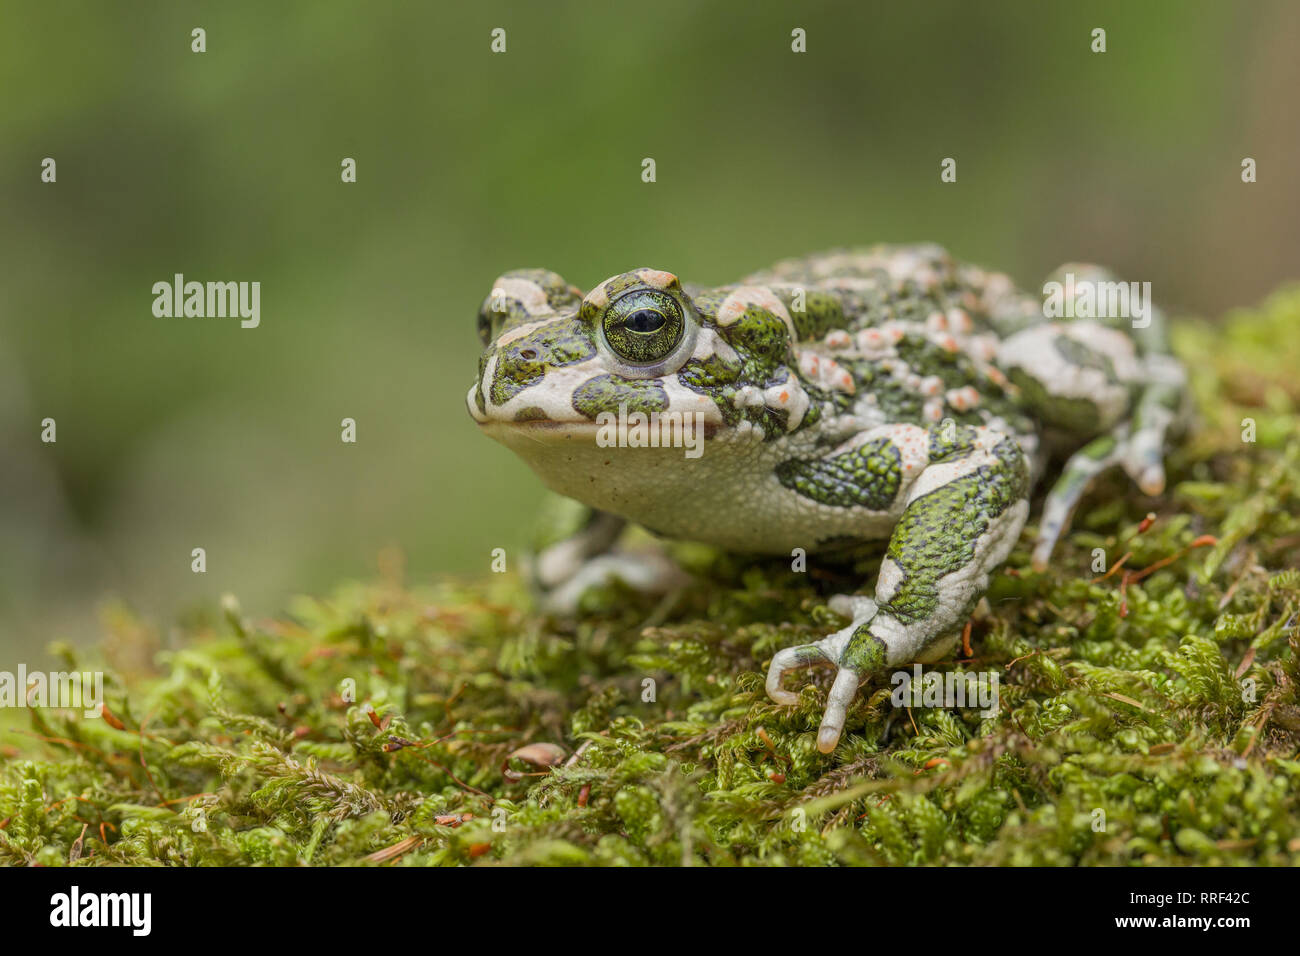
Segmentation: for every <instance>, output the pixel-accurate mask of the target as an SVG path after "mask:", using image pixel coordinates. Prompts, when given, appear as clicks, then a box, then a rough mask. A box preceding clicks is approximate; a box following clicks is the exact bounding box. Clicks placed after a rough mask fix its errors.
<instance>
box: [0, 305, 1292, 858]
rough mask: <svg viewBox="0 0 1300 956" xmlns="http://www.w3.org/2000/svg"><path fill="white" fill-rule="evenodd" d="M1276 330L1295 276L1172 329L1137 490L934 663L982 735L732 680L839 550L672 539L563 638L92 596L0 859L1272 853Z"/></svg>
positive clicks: (488, 588) (461, 608)
mask: <svg viewBox="0 0 1300 956" xmlns="http://www.w3.org/2000/svg"><path fill="white" fill-rule="evenodd" d="M1297 330H1300V289H1292V290H1284V291H1282V292H1279V293H1278V294H1276V295H1275V296H1274V297H1273V298H1271V299H1270V300H1269V301H1267V302H1266V303H1264V304H1263V305H1262V306H1260V307H1259V308H1257V309H1252V310H1242V311H1239V312H1236V313H1234V314H1231V315H1229V316H1227V317H1225V319H1224V321H1223V322H1222V323H1219V324H1216V325H1213V326H1211V325H1208V324H1200V323H1196V322H1186V323H1183V324H1182V325H1180V326H1179V328H1178V335H1177V346H1178V349H1179V352H1180V353H1181V354H1182V355H1183V357H1184V359H1185V360H1186V361H1187V363H1188V366H1189V368H1190V370H1191V372H1192V375H1193V384H1194V388H1195V393H1196V397H1197V401H1198V405H1199V422H1198V424H1197V427H1196V428H1195V430H1194V431H1193V432H1192V434H1191V435H1190V436H1189V437H1188V439H1187V440H1186V442H1185V443H1184V444H1182V445H1181V446H1180V449H1179V450H1178V451H1177V452H1176V453H1175V454H1174V455H1173V456H1172V458H1171V461H1170V475H1171V482H1170V489H1169V491H1168V492H1167V494H1165V495H1164V496H1162V497H1160V498H1158V499H1148V498H1143V497H1141V496H1140V495H1138V493H1137V492H1136V491H1134V490H1133V489H1132V488H1131V487H1129V486H1128V485H1126V484H1125V483H1124V482H1122V481H1120V480H1119V479H1118V478H1115V479H1113V480H1110V481H1108V482H1106V483H1104V484H1103V486H1102V487H1100V488H1098V489H1097V490H1096V491H1095V492H1094V493H1093V494H1092V495H1091V496H1090V497H1089V498H1088V500H1087V501H1086V502H1085V504H1084V506H1083V507H1082V508H1081V510H1080V512H1079V514H1078V516H1077V517H1076V520H1075V525H1074V528H1073V531H1072V532H1071V534H1070V536H1069V538H1068V540H1067V541H1066V542H1065V545H1064V547H1063V548H1062V549H1061V550H1060V551H1058V553H1057V556H1056V559H1055V563H1054V565H1053V566H1052V567H1051V568H1050V569H1049V570H1048V571H1047V572H1045V573H1042V574H1038V573H1035V572H1033V571H1032V570H1030V568H1029V554H1028V547H1027V544H1026V543H1027V542H1028V541H1029V536H1028V534H1027V535H1026V537H1025V539H1024V542H1026V543H1022V546H1021V548H1020V549H1018V550H1017V551H1016V552H1015V553H1014V554H1013V555H1012V557H1011V559H1010V561H1009V562H1008V564H1007V567H1006V568H1005V569H1004V570H1003V571H1002V572H1001V573H999V574H998V575H997V576H996V577H995V580H994V583H993V587H992V589H991V591H990V593H989V596H988V602H987V606H986V607H982V608H981V610H980V611H979V612H978V613H977V615H976V618H975V621H974V625H973V629H972V646H973V652H974V658H973V659H971V660H961V659H954V660H953V661H950V662H947V663H944V664H941V665H938V666H937V669H938V670H940V671H952V670H971V671H980V672H986V673H987V672H996V673H997V674H998V675H999V681H1000V707H999V710H998V713H997V715H996V716H993V717H982V716H981V715H980V714H979V713H978V711H977V710H975V709H969V708H968V709H962V708H948V709H945V708H938V707H922V706H917V707H911V708H901V709H900V708H896V707H894V706H892V705H891V703H890V701H889V694H890V688H889V687H888V686H877V687H873V688H868V689H866V690H865V691H864V694H863V695H862V698H861V700H860V701H859V702H858V704H857V705H856V706H855V707H854V709H853V710H852V711H851V713H850V720H849V725H848V732H847V734H846V737H845V740H844V741H843V742H842V743H841V746H840V747H839V749H838V750H837V751H836V752H835V753H834V754H832V755H830V756H823V755H821V754H819V753H818V752H817V750H816V748H815V746H814V740H815V734H816V728H817V721H818V717H819V714H820V710H821V703H822V701H823V699H824V695H825V690H826V686H827V682H826V677H825V676H822V677H820V678H818V680H816V681H814V682H813V683H811V684H809V685H808V687H807V688H806V689H805V690H804V692H803V694H802V696H801V700H800V704H799V705H798V706H797V707H794V708H781V707H776V706H774V705H772V704H771V703H770V702H769V701H768V700H767V698H766V697H765V695H764V694H763V690H762V673H763V666H764V664H765V662H766V661H767V660H768V659H770V657H771V655H772V654H773V653H774V652H775V651H776V650H777V649H778V648H780V647H783V646H785V645H788V644H791V643H795V642H802V641H806V640H809V639H811V638H813V637H816V636H820V635H821V634H824V633H826V631H827V629H828V628H830V627H831V626H833V625H835V624H836V623H837V619H835V618H834V616H833V615H831V614H830V613H829V612H828V611H827V610H826V609H825V606H824V600H825V596H826V595H827V594H830V593H835V592H836V591H843V590H853V589H855V588H857V587H859V586H860V585H861V583H862V581H864V580H870V578H869V577H867V578H864V577H863V576H862V575H863V574H867V575H869V574H870V573H871V571H872V569H873V567H874V565H875V560H874V559H872V558H870V557H867V558H865V559H864V560H863V561H862V562H861V564H860V566H859V567H858V568H857V569H856V571H853V569H848V570H845V569H824V568H819V567H815V566H814V567H812V568H810V571H809V573H807V574H795V573H792V572H791V571H790V570H789V568H788V567H787V566H786V565H785V564H783V563H780V562H778V563H773V564H760V565H752V564H750V565H745V564H740V563H737V562H734V561H731V560H729V559H726V558H723V557H720V556H716V555H710V554H707V553H704V552H699V551H684V552H683V554H682V558H683V559H684V560H685V561H686V562H687V563H688V564H693V565H694V566H695V567H696V569H697V570H699V571H700V572H701V573H702V582H701V583H700V584H699V585H697V586H696V587H693V588H692V589H690V590H688V591H686V592H684V593H681V594H678V595H675V596H674V597H673V598H671V599H670V600H667V601H665V602H663V603H659V604H646V603H643V602H640V601H638V600H637V599H634V598H632V597H631V596H629V595H625V594H617V593H606V594H604V595H593V600H592V606H591V607H590V608H589V609H588V613H586V614H585V615H584V616H583V617H582V619H581V621H580V622H579V623H576V624H573V623H569V624H565V623H563V622H557V621H550V620H546V619H545V618H541V617H538V616H537V615H536V614H535V613H533V612H532V611H531V610H530V605H529V601H528V599H527V595H526V594H525V593H524V591H523V589H522V588H521V587H520V586H519V584H518V582H517V580H516V579H514V578H513V577H511V576H508V575H494V576H491V577H490V579H488V580H482V581H468V582H466V581H450V580H443V581H438V582H435V583H433V584H430V585H427V586H407V585H406V584H405V583H404V582H403V575H402V573H401V570H400V568H399V567H398V564H399V562H398V561H397V560H396V559H394V560H393V561H391V562H390V570H389V573H388V574H386V575H385V576H384V577H382V578H381V579H380V580H378V581H375V582H372V583H365V584H361V583H351V584H346V585H344V586H342V587H339V588H338V589H337V590H336V591H335V592H334V593H332V594H330V595H328V596H325V597H320V598H301V599H299V600H297V601H295V602H294V603H293V604H292V605H291V606H290V607H289V608H287V611H286V613H285V614H284V615H283V616H280V617H277V618H276V619H273V620H257V621H254V620H247V619H245V618H244V616H243V615H242V614H241V612H240V611H239V609H238V607H237V605H235V604H234V602H233V601H231V602H228V603H227V604H226V606H225V607H223V608H222V609H220V610H219V611H218V610H216V609H212V610H210V611H208V612H206V613H204V612H197V613H196V614H195V615H194V616H193V617H192V618H191V619H189V620H187V621H185V622H184V623H183V626H182V628H181V630H182V631H183V633H182V634H181V635H180V636H179V637H178V638H174V639H169V640H168V641H167V642H166V643H167V644H168V645H169V648H170V649H163V650H159V649H158V646H159V640H158V638H157V635H156V631H155V629H154V627H153V626H152V625H150V624H149V623H148V622H144V621H140V620H138V619H136V618H135V617H134V616H133V615H132V614H131V613H130V612H129V611H128V610H127V609H126V608H124V607H123V606H121V605H119V604H112V605H108V606H106V609H105V615H104V621H105V639H104V642H103V644H102V645H101V647H99V648H97V649H95V650H94V651H93V652H91V653H88V654H87V653H75V652H74V651H73V650H72V649H70V648H67V647H60V648H58V649H57V650H58V653H59V654H60V655H61V656H62V657H63V658H64V659H65V661H66V664H67V666H68V667H69V668H70V669H71V668H83V669H100V668H103V669H105V670H106V701H107V710H108V715H107V716H106V717H105V718H104V719H85V718H84V717H83V716H81V714H80V712H79V711H59V710H36V709H30V710H28V709H23V710H10V711H7V712H6V714H5V717H6V719H7V720H8V721H9V726H8V729H6V730H5V731H4V733H3V735H2V736H0V748H2V750H0V756H2V758H3V764H0V860H3V861H5V862H7V863H9V864H14V865H22V864H28V863H42V864H47V865H60V864H68V863H72V864H74V865H79V866H86V865H103V864H180V865H188V864H217V865H243V864H258V863H260V864H281V865H298V864H311V865H336V864H363V863H370V864H376V865H378V864H387V865H407V866H419V865H459V864H474V865H484V864H494V863H497V864H499V863H513V864H532V863H559V864H669V865H672V864H686V863H692V864H826V863H842V864H917V863H924V864H949V863H961V864H1085V865H1092V864H1174V865H1178V864H1191V863H1222V864H1242V863H1247V864H1251V863H1253V864H1281V865H1295V864H1300V795H1298V794H1300V755H1298V753H1297V751H1298V750H1300V700H1298V699H1297V692H1296V687H1297V680H1298V679H1300V675H1298V674H1297V660H1298V659H1300V636H1298V635H1300V625H1298V624H1297V621H1298V619H1300V570H1297V569H1296V568H1297V559H1298V558H1300V416H1297V408H1298V407H1300V374H1298V372H1297V370H1300V331H1297ZM1245 420H1249V421H1245ZM1252 423H1253V425H1252ZM1252 428H1253V434H1251V433H1250V430H1251V429H1252ZM1251 438H1253V440H1246V439H1251ZM1148 513H1154V514H1155V516H1156V517H1155V520H1154V521H1153V522H1144V521H1143V519H1144V518H1145V517H1146V515H1147V514H1148ZM1032 521H1033V518H1032V517H1031V523H1032ZM1144 524H1146V525H1148V526H1146V527H1144ZM1095 549H1101V551H1102V556H1101V557H1098V556H1097V552H1096V550H1095ZM1121 560H1122V564H1120V566H1119V568H1118V569H1117V570H1115V571H1114V573H1112V574H1110V575H1109V576H1106V575H1105V574H1104V572H1103V573H1100V574H1099V573H1097V572H1096V571H1094V569H1093V567H1094V563H1095V562H1096V561H1101V563H1102V564H1103V565H1104V566H1105V567H1107V568H1109V567H1111V566H1113V565H1115V564H1116V563H1117V562H1120V561H1121ZM647 680H650V681H653V698H654V699H653V700H647V699H646V697H648V696H650V693H649V690H648V687H649V685H647V683H646V682H647ZM19 716H20V717H21V719H22V721H23V725H22V726H14V725H13V720H14V719H15V718H16V717H19ZM28 722H29V723H28Z"/></svg>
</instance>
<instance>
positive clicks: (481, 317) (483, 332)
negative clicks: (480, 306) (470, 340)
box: [478, 312, 492, 345]
mask: <svg viewBox="0 0 1300 956" xmlns="http://www.w3.org/2000/svg"><path fill="white" fill-rule="evenodd" d="M478 340H479V341H480V342H482V343H483V344H484V345H491V344H492V319H491V318H490V317H489V316H488V314H487V313H486V312H480V313H479V314H478Z"/></svg>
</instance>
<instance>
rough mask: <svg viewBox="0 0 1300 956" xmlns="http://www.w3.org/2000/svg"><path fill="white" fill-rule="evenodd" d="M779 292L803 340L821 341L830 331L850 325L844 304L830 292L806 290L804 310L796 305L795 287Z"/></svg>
mask: <svg viewBox="0 0 1300 956" xmlns="http://www.w3.org/2000/svg"><path fill="white" fill-rule="evenodd" d="M778 294H779V295H780V297H781V300H782V301H783V302H784V303H785V306H786V310H787V311H788V312H789V313H790V318H791V320H793V322H794V328H795V332H797V333H798V335H799V340H800V341H801V342H813V341H819V340H821V339H823V338H825V337H826V334H827V333H828V332H832V331H834V330H835V329H845V328H847V327H848V323H847V321H846V319H845V316H844V306H843V305H842V304H841V303H840V300H839V299H837V298H836V297H835V296H833V295H831V294H830V293H827V292H822V291H821V290H819V289H807V290H805V291H804V295H803V305H804V308H803V310H802V311H800V310H797V309H795V307H794V306H795V304H796V297H795V295H794V287H792V286H791V287H784V288H781V289H779V290H778Z"/></svg>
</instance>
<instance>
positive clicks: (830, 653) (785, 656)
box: [767, 595, 884, 753]
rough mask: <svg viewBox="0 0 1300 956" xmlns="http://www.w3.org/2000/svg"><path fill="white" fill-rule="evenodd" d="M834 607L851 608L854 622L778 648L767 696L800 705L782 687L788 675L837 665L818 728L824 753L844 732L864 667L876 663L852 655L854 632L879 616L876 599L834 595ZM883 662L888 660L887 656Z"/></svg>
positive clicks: (835, 608) (794, 696)
mask: <svg viewBox="0 0 1300 956" xmlns="http://www.w3.org/2000/svg"><path fill="white" fill-rule="evenodd" d="M830 606H831V609H832V610H835V611H843V610H850V609H851V613H852V616H853V623H852V624H850V625H849V626H848V627H845V628H843V629H841V630H838V631H836V632H835V633H834V634H832V635H830V636H829V637H824V638H822V639H821V640H820V641H814V642H813V643H811V644H800V645H798V646H796V647H787V648H786V649H785V650H783V651H778V652H777V655H776V656H775V657H773V658H772V665H771V666H770V667H769V668H768V669H767V695H768V696H769V697H771V698H772V700H774V701H776V702H777V703H778V704H797V703H798V702H799V695H798V694H796V693H795V692H794V691H790V690H786V689H785V688H784V687H783V686H782V680H783V679H784V677H785V675H786V674H788V673H790V672H791V671H794V670H798V669H800V668H803V667H807V666H809V665H813V664H829V665H831V666H833V667H835V668H837V671H836V674H835V683H834V684H833V685H832V686H831V692H830V696H829V697H828V698H827V700H826V710H825V712H824V714H823V715H822V723H821V728H820V729H819V730H818V731H817V749H818V750H820V751H821V752H822V753H830V752H831V751H832V750H834V749H835V745H836V744H837V743H838V742H839V739H840V735H841V734H842V733H843V732H844V719H845V716H846V715H847V714H848V709H849V705H850V704H851V703H853V697H854V695H856V694H857V692H858V684H859V683H860V682H861V681H862V679H863V678H864V677H867V676H870V675H868V674H867V673H866V672H865V670H864V668H870V667H871V665H872V662H871V661H870V660H865V659H863V658H862V656H861V655H856V656H855V655H853V654H850V653H849V648H850V646H851V645H852V644H853V639H854V635H855V634H857V633H858V632H859V631H863V633H865V629H866V626H867V625H868V624H869V623H871V619H872V618H874V617H875V616H876V602H875V601H873V600H871V599H870V598H864V597H848V598H846V597H844V596H842V595H841V596H839V597H836V598H832V599H831V602H830ZM880 663H881V664H883V663H884V661H883V658H882V660H881V661H880Z"/></svg>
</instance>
